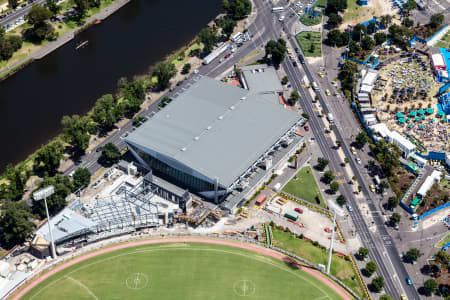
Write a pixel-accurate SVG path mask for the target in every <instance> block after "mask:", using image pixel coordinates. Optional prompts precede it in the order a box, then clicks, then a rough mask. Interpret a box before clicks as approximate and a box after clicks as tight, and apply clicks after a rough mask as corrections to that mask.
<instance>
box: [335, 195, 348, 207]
mask: <svg viewBox="0 0 450 300" xmlns="http://www.w3.org/2000/svg"><path fill="white" fill-rule="evenodd" d="M336 202H337V204H339V205H340V206H344V205H345V203H347V198H345V196H344V195H339V197H337V199H336Z"/></svg>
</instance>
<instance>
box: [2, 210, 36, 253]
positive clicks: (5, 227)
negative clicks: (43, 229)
mask: <svg viewBox="0 0 450 300" xmlns="http://www.w3.org/2000/svg"><path fill="white" fill-rule="evenodd" d="M31 217H32V215H31V213H30V212H29V211H28V210H27V209H26V207H25V206H24V205H23V204H22V203H20V202H12V201H6V202H5V204H4V205H3V206H2V210H1V215H0V227H1V228H2V236H3V240H4V241H5V243H6V245H7V246H8V247H13V246H15V245H17V244H20V243H22V242H24V241H25V238H26V237H27V236H28V235H30V233H31V232H32V231H33V229H34V224H33V223H32V222H31V221H30V219H31Z"/></svg>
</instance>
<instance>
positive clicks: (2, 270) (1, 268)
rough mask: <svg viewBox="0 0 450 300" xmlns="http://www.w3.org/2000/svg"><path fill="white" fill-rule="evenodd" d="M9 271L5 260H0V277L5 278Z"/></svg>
mask: <svg viewBox="0 0 450 300" xmlns="http://www.w3.org/2000/svg"><path fill="white" fill-rule="evenodd" d="M9 273H10V272H9V264H8V263H7V262H6V261H3V260H0V277H3V278H7V277H8V275H9Z"/></svg>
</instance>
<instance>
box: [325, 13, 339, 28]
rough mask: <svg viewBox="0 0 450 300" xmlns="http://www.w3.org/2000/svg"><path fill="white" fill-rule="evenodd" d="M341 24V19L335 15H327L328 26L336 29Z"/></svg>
mask: <svg viewBox="0 0 450 300" xmlns="http://www.w3.org/2000/svg"><path fill="white" fill-rule="evenodd" d="M341 22H342V17H341V16H340V15H338V14H336V13H331V14H329V15H328V21H327V24H328V26H329V27H330V28H331V29H332V28H336V27H337V26H338V25H339V24H340V23H341Z"/></svg>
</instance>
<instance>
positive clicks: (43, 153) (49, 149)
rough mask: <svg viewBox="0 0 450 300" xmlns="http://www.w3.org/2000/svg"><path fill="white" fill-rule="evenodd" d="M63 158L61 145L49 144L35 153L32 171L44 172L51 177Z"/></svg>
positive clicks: (56, 143)
mask: <svg viewBox="0 0 450 300" xmlns="http://www.w3.org/2000/svg"><path fill="white" fill-rule="evenodd" d="M63 156H64V147H63V145H62V144H61V143H60V142H59V141H56V142H53V143H50V144H48V145H46V146H44V147H42V148H41V149H39V150H38V151H37V152H36V156H35V158H34V163H33V169H34V170H35V171H36V172H44V173H47V175H49V176H53V175H55V174H56V172H57V170H58V168H59V163H60V161H61V159H62V158H63Z"/></svg>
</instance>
